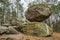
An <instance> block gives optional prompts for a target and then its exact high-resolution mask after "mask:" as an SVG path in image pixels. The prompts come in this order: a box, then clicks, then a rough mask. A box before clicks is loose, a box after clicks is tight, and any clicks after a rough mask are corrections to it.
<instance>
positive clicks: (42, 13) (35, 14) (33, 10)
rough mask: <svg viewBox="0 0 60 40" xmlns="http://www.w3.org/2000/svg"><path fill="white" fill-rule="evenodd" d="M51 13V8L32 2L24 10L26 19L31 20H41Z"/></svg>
mask: <svg viewBox="0 0 60 40" xmlns="http://www.w3.org/2000/svg"><path fill="white" fill-rule="evenodd" d="M51 13H52V8H51V7H49V6H48V5H46V4H34V5H31V6H29V7H28V9H27V10H26V12H25V16H26V19H28V20H29V21H31V22H41V21H43V20H45V19H47V18H48V17H49V16H50V15H51Z"/></svg>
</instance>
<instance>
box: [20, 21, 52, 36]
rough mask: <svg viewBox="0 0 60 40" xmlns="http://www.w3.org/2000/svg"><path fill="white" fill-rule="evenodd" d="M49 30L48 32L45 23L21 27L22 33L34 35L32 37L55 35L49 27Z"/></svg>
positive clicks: (31, 23) (27, 24) (28, 24)
mask: <svg viewBox="0 0 60 40" xmlns="http://www.w3.org/2000/svg"><path fill="white" fill-rule="evenodd" d="M47 26H48V25H47ZM48 30H49V31H48ZM48 30H46V25H45V23H42V22H30V23H25V24H21V25H20V31H21V32H22V33H23V34H26V35H32V36H48V35H52V33H53V30H52V28H51V27H49V26H48ZM47 31H48V32H49V34H48V33H47Z"/></svg>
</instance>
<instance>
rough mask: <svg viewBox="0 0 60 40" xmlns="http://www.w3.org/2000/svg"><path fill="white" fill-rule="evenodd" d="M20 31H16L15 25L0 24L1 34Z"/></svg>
mask: <svg viewBox="0 0 60 40" xmlns="http://www.w3.org/2000/svg"><path fill="white" fill-rule="evenodd" d="M17 33H18V31H16V30H15V29H14V28H13V27H4V26H0V35H1V34H17Z"/></svg>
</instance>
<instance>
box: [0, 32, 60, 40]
mask: <svg viewBox="0 0 60 40" xmlns="http://www.w3.org/2000/svg"><path fill="white" fill-rule="evenodd" d="M0 40H60V33H56V32H54V33H53V35H52V36H51V37H36V36H28V35H24V34H21V33H19V34H10V35H8V34H7V35H6V34H4V35H0Z"/></svg>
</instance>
